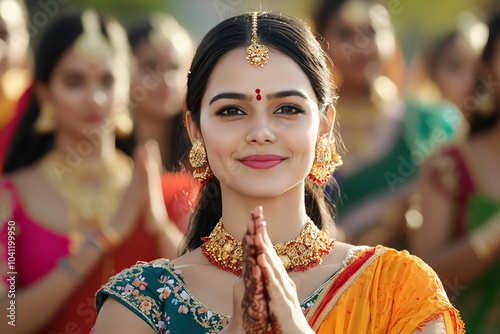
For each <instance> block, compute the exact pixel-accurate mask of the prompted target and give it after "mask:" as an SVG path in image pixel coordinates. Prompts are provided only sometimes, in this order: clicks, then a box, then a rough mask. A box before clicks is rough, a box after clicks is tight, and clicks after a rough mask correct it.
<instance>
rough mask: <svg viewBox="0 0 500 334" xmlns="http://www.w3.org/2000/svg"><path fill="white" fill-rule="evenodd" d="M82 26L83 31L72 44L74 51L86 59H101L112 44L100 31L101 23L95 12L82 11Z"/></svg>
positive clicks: (96, 60)
mask: <svg viewBox="0 0 500 334" xmlns="http://www.w3.org/2000/svg"><path fill="white" fill-rule="evenodd" d="M82 27H83V32H82V33H81V34H80V36H78V38H77V39H76V41H75V44H74V50H75V52H76V53H78V54H79V55H80V56H82V57H83V58H85V59H87V60H88V61H91V62H100V61H102V60H103V58H104V57H105V56H106V55H107V54H108V53H109V52H110V51H111V50H112V46H111V44H110V42H108V39H107V38H106V36H104V34H103V33H102V31H101V23H100V22H99V16H98V15H97V13H96V12H94V11H93V10H90V9H89V10H86V11H85V12H83V14H82Z"/></svg>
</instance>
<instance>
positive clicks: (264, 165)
mask: <svg viewBox="0 0 500 334" xmlns="http://www.w3.org/2000/svg"><path fill="white" fill-rule="evenodd" d="M284 160H285V158H284V157H282V156H280V155H275V154H254V155H249V156H246V157H244V158H241V159H240V162H241V163H242V164H244V165H245V166H247V167H250V168H255V169H269V168H273V167H274V166H276V165H279V164H280V163H281V162H283V161H284Z"/></svg>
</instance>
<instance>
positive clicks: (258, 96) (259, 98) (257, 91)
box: [255, 88, 262, 101]
mask: <svg viewBox="0 0 500 334" xmlns="http://www.w3.org/2000/svg"><path fill="white" fill-rule="evenodd" d="M255 92H256V93H257V97H256V99H257V101H260V100H261V99H262V96H260V94H259V93H260V89H258V88H257V89H256V90H255Z"/></svg>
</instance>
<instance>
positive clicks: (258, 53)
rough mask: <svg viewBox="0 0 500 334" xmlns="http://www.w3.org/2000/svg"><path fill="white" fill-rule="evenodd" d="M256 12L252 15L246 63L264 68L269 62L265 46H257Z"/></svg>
mask: <svg viewBox="0 0 500 334" xmlns="http://www.w3.org/2000/svg"><path fill="white" fill-rule="evenodd" d="M258 15H259V13H258V12H254V13H252V39H251V41H252V44H250V45H249V46H248V47H247V53H248V56H247V63H249V64H250V65H253V66H255V67H258V66H260V67H264V65H265V64H267V62H268V61H269V50H268V49H267V46H265V45H262V44H259V37H258V36H257V16H258Z"/></svg>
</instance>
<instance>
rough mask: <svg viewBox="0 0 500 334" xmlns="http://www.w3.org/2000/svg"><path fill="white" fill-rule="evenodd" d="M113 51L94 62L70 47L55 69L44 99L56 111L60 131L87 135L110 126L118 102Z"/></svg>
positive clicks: (77, 135) (74, 134)
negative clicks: (88, 132)
mask: <svg viewBox="0 0 500 334" xmlns="http://www.w3.org/2000/svg"><path fill="white" fill-rule="evenodd" d="M113 61H114V57H113V54H112V52H111V51H110V52H109V54H107V55H105V56H104V57H103V58H102V59H101V60H100V61H99V62H91V61H89V60H88V59H86V58H85V57H82V56H80V55H79V54H78V53H76V52H75V51H74V50H73V48H70V49H69V50H68V51H66V52H65V53H64V54H63V56H62V57H61V59H60V60H59V62H58V63H57V65H56V66H55V67H54V70H53V71H52V74H51V77H50V80H49V83H48V85H47V87H46V90H45V94H44V99H45V100H46V102H48V103H51V104H52V105H53V106H54V108H55V112H56V120H57V131H63V132H66V133H69V134H71V135H72V136H76V137H79V136H83V135H84V133H85V131H90V130H92V129H103V128H109V124H110V123H111V121H110V118H111V117H112V110H113V107H114V103H115V92H114V83H115V78H114V75H113V66H112V65H113Z"/></svg>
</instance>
